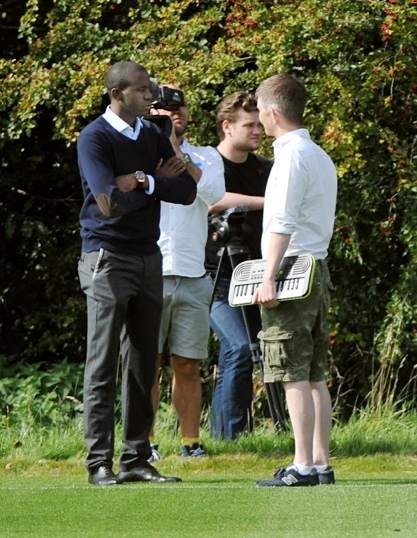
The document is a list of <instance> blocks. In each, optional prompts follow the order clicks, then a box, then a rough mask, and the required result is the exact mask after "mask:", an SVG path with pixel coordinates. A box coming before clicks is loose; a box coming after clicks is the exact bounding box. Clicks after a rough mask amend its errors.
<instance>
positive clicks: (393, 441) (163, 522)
mask: <svg viewBox="0 0 417 538" xmlns="http://www.w3.org/2000/svg"><path fill="white" fill-rule="evenodd" d="M157 432H158V441H159V443H160V449H161V452H162V453H163V454H164V456H165V457H164V459H163V460H162V461H161V462H158V463H157V464H156V467H157V468H158V470H159V471H161V472H162V473H163V474H170V475H175V476H180V477H181V478H182V479H183V482H182V483H178V484H146V483H136V484H123V485H120V486H112V487H107V488H103V487H100V486H94V485H90V484H88V483H87V473H86V470H85V468H84V464H83V460H84V457H85V448H84V444H83V440H82V426H81V424H80V423H79V422H75V423H73V424H72V425H71V426H70V427H67V428H63V427H51V426H48V427H46V426H45V427H40V426H36V425H30V426H26V425H25V426H24V425H23V424H20V425H16V426H15V427H11V426H3V427H0V538H15V537H16V538H17V537H19V538H20V537H23V538H24V537H39V538H60V537H64V538H84V537H92V538H101V537H103V538H104V537H105V538H112V537H117V538H118V537H120V538H129V537H139V536H140V537H144V538H153V537H161V538H176V537H187V538H188V537H190V538H194V537H195V538H199V537H202V538H212V537H225V538H228V537H236V538H245V537H248V538H249V537H260V538H261V537H262V538H265V537H276V536H277V537H281V536H283V537H285V536H288V537H291V538H296V537H303V538H310V537H316V536H317V537H324V538H328V537H350V536H352V537H357V538H363V537H372V538H374V537H379V536H382V537H392V536H398V537H401V538H414V537H417V415H416V414H415V413H403V414H402V415H395V414H394V415H393V414H389V413H388V414H387V415H386V416H380V415H375V414H369V413H366V412H361V414H360V415H358V416H355V417H352V419H351V420H350V421H349V422H348V423H347V424H343V425H341V424H338V423H335V426H334V428H333V431H332V441H331V456H332V464H333V466H334V468H335V472H336V485H334V486H321V487H313V488H272V489H270V488H256V487H255V486H254V482H255V480H257V479H261V478H269V477H271V476H272V475H273V473H274V471H275V470H276V469H277V468H278V467H282V466H285V465H287V464H288V463H290V462H291V461H292V455H293V451H294V446H293V438H292V435H291V432H290V431H289V432H287V433H285V434H284V433H282V432H281V433H280V432H275V431H274V430H273V429H272V427H271V424H270V422H267V423H265V424H264V425H262V426H258V427H257V428H256V430H255V432H254V434H253V435H248V436H242V437H241V438H239V439H238V440H237V441H235V442H233V443H226V442H221V441H214V440H212V439H210V438H209V436H208V432H207V429H204V428H203V429H202V435H203V443H204V445H205V447H206V450H207V453H208V456H207V457H206V458H204V459H191V458H188V459H184V458H181V457H180V456H179V455H178V454H179V451H180V439H179V436H178V435H177V436H173V432H172V424H170V425H167V426H166V427H165V428H163V427H162V428H161V427H159V428H158V430H157ZM120 438H121V432H120V425H119V426H118V428H117V431H116V439H118V444H117V446H116V453H117V452H118V451H119V450H120V448H121V446H120ZM115 470H116V471H117V468H116V469H115Z"/></svg>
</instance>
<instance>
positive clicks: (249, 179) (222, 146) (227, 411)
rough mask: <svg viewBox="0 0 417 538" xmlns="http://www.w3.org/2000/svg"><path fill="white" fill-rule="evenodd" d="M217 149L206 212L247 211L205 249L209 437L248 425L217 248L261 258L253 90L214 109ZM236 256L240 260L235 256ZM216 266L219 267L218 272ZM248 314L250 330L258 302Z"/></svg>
mask: <svg viewBox="0 0 417 538" xmlns="http://www.w3.org/2000/svg"><path fill="white" fill-rule="evenodd" d="M216 122H217V132H218V134H219V138H220V143H219V145H218V146H217V150H218V151H219V153H220V154H221V156H222V157H223V162H224V168H225V182H226V194H225V196H224V197H223V198H222V199H221V200H220V201H219V202H217V204H215V205H214V206H212V207H211V208H210V212H211V213H223V212H225V211H226V210H228V209H230V208H233V207H236V206H242V207H244V208H246V209H247V210H248V211H247V214H246V216H244V218H242V216H238V215H237V214H236V216H232V217H230V216H229V221H228V222H229V223H230V224H231V223H232V220H233V219H235V218H237V219H238V220H237V221H238V222H239V223H241V225H239V224H238V225H237V229H238V231H240V230H241V231H242V233H241V237H232V238H226V242H222V241H214V240H213V239H212V236H211V233H209V238H208V241H207V248H206V269H207V271H208V272H209V273H211V274H212V275H213V276H214V275H215V274H216V273H217V272H218V279H217V284H216V289H215V293H214V300H213V305H212V309H211V313H210V324H211V327H212V329H213V330H214V331H215V333H216V334H217V336H218V338H219V341H220V353H219V373H218V379H217V383H216V389H215V394H214V398H213V405H212V415H211V426H210V434H211V436H212V437H214V438H224V439H227V440H233V439H236V438H237V437H238V436H239V434H241V433H242V432H244V431H245V430H251V429H252V413H251V407H252V388H253V384H252V370H253V361H252V353H251V349H250V343H249V337H248V334H247V330H246V327H245V323H244V319H243V315H242V310H241V309H240V308H232V307H231V306H229V303H228V293H229V287H230V278H231V274H232V267H231V264H230V259H229V257H228V256H227V255H225V256H224V257H223V259H222V262H221V264H220V265H219V263H220V257H219V255H218V252H219V250H220V249H221V248H222V247H224V246H227V245H228V244H230V243H233V244H239V245H243V246H246V247H248V248H249V252H250V257H251V258H252V259H257V258H261V251H260V240H261V234H262V208H263V204H264V192H265V187H266V182H267V179H268V176H269V172H270V169H271V166H272V164H271V162H270V161H268V159H265V158H264V157H261V156H259V155H257V154H255V153H252V152H253V151H254V150H256V149H258V148H259V145H260V141H261V137H262V125H261V123H260V121H259V112H258V109H257V104H256V100H255V98H254V96H253V95H251V94H247V93H246V92H241V91H239V92H235V93H233V94H231V95H229V96H227V97H226V98H225V99H223V101H221V103H220V104H219V105H218V106H217V109H216ZM238 261H240V260H238ZM218 269H219V271H218ZM245 309H246V313H247V315H248V318H249V319H250V326H251V334H253V335H256V334H257V333H258V330H260V328H261V322H260V315H259V307H258V306H249V307H245Z"/></svg>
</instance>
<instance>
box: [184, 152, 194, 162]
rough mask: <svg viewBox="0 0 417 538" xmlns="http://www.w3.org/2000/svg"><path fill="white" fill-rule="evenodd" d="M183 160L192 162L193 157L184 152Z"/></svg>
mask: <svg viewBox="0 0 417 538" xmlns="http://www.w3.org/2000/svg"><path fill="white" fill-rule="evenodd" d="M183 161H184V163H185V164H188V163H192V162H193V161H192V160H191V157H190V156H189V155H188V153H184V158H183Z"/></svg>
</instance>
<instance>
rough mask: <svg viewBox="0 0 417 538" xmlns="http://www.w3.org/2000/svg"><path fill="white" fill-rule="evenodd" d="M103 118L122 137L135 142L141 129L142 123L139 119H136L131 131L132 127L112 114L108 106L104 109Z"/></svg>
mask: <svg viewBox="0 0 417 538" xmlns="http://www.w3.org/2000/svg"><path fill="white" fill-rule="evenodd" d="M103 118H104V119H105V120H106V121H107V122H108V123H109V124H110V125H111V126H112V127H113V128H114V129H116V131H118V132H119V133H121V134H122V135H124V136H127V138H130V139H132V140H137V138H138V136H139V133H140V130H141V128H142V122H141V121H140V119H139V118H136V123H135V128H134V129H133V127H131V126H130V125H129V124H128V123H126V122H125V120H122V118H121V117H120V116H118V115H117V114H115V113H114V112H113V110H112V109H111V108H110V105H109V106H108V107H107V108H106V111H105V112H104V114H103Z"/></svg>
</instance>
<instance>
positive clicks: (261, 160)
mask: <svg viewBox="0 0 417 538" xmlns="http://www.w3.org/2000/svg"><path fill="white" fill-rule="evenodd" d="M222 158H223V162H224V177H225V182H226V191H227V192H236V193H239V194H246V195H249V196H264V194H265V187H266V183H267V180H268V176H269V172H270V170H271V168H272V163H271V162H270V161H269V160H268V159H265V157H261V156H260V155H257V154H256V153H249V154H248V158H247V159H246V161H245V162H244V163H235V162H232V161H229V159H226V157H223V155H222ZM231 218H233V217H229V221H228V222H230V219H231ZM241 222H242V221H241V219H240V218H239V223H241ZM240 228H241V226H240V224H239V225H238V229H240ZM242 230H243V234H242V237H239V238H235V237H234V238H233V240H232V241H231V242H222V241H213V239H212V230H210V229H209V236H208V241H207V246H206V269H207V271H210V272H214V273H215V272H216V271H217V268H218V265H219V261H220V258H219V255H218V252H219V249H221V248H222V247H224V246H226V245H229V244H239V245H241V246H246V247H248V248H249V252H250V258H252V259H257V258H261V235H262V210H261V209H259V210H256V211H248V212H247V213H246V216H245V217H244V226H243V227H242ZM243 259H247V256H246V258H245V257H243ZM220 275H221V276H224V277H227V278H228V277H230V276H231V266H230V260H229V258H228V256H227V255H226V256H225V259H224V261H223V262H222V266H221V272H220Z"/></svg>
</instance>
